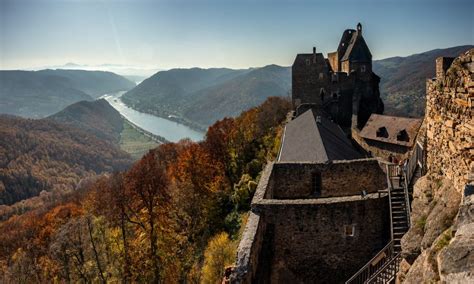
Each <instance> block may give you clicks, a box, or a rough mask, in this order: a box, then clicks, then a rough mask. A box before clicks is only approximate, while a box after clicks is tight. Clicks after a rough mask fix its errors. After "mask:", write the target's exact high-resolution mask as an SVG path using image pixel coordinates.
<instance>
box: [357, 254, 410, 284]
mask: <svg viewBox="0 0 474 284" xmlns="http://www.w3.org/2000/svg"><path fill="white" fill-rule="evenodd" d="M401 261H402V257H401V253H397V254H396V255H395V256H393V257H392V258H391V259H390V260H389V261H387V262H385V264H384V265H383V267H382V268H380V269H379V270H378V271H376V272H375V273H374V274H373V275H372V276H371V277H370V278H369V279H367V281H366V282H365V283H390V281H392V280H393V279H395V277H396V276H397V272H398V270H399V268H400V262H401Z"/></svg>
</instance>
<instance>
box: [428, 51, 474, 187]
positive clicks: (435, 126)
mask: <svg viewBox="0 0 474 284" xmlns="http://www.w3.org/2000/svg"><path fill="white" fill-rule="evenodd" d="M473 53H474V51H473V50H471V52H470V54H466V55H464V56H461V57H459V58H457V59H455V60H454V62H453V63H452V65H451V67H450V68H449V69H448V70H447V72H446V75H445V76H440V77H437V78H436V79H434V80H428V81H427V86H426V89H427V93H426V115H425V123H426V128H427V131H426V135H427V151H428V156H427V166H428V171H430V172H431V174H433V175H438V176H439V177H440V178H447V179H449V180H451V181H452V183H453V185H454V187H455V188H456V189H457V190H458V191H459V192H461V190H462V188H463V187H464V185H465V184H466V182H467V176H468V173H469V172H470V170H471V169H472V168H474V120H473V113H474V112H473V102H474V75H473V69H474V63H473V62H472V61H473V58H472V57H473V56H474V55H473ZM440 65H441V66H444V65H443V64H441V63H440ZM437 74H443V72H440V71H439V70H438V72H437Z"/></svg>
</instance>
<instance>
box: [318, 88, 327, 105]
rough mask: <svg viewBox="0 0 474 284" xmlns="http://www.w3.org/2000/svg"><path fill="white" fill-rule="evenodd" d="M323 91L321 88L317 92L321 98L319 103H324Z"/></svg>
mask: <svg viewBox="0 0 474 284" xmlns="http://www.w3.org/2000/svg"><path fill="white" fill-rule="evenodd" d="M325 93H326V92H325V91H324V88H321V89H320V90H319V95H320V96H321V101H322V102H324V95H325Z"/></svg>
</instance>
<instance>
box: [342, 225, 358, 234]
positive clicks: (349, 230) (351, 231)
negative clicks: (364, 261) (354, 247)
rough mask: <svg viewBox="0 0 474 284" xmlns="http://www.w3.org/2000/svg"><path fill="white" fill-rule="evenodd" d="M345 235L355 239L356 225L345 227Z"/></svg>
mask: <svg viewBox="0 0 474 284" xmlns="http://www.w3.org/2000/svg"><path fill="white" fill-rule="evenodd" d="M344 235H345V236H346V237H353V236H354V235H355V225H344Z"/></svg>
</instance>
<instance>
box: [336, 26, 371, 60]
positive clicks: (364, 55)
mask: <svg viewBox="0 0 474 284" xmlns="http://www.w3.org/2000/svg"><path fill="white" fill-rule="evenodd" d="M371 58H372V54H371V53H370V50H369V47H368V46H367V43H366V42H365V40H364V37H363V36H362V35H359V32H358V31H356V32H355V33H352V38H351V40H350V42H349V46H348V47H347V49H346V52H345V54H344V56H343V57H342V59H341V61H346V60H349V59H350V60H353V61H358V60H359V61H369V60H371Z"/></svg>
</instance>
